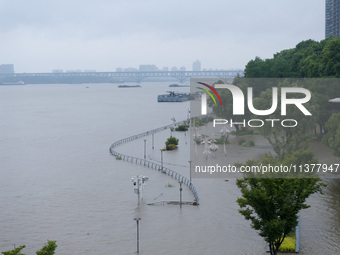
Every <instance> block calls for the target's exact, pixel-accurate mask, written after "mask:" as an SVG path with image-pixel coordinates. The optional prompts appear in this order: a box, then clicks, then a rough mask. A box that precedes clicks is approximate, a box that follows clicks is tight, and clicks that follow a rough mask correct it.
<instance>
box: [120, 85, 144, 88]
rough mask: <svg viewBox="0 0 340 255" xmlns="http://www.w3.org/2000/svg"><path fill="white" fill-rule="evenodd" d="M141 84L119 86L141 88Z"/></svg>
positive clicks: (121, 86) (122, 86)
mask: <svg viewBox="0 0 340 255" xmlns="http://www.w3.org/2000/svg"><path fill="white" fill-rule="evenodd" d="M141 87H142V86H141V85H119V86H118V88H141Z"/></svg>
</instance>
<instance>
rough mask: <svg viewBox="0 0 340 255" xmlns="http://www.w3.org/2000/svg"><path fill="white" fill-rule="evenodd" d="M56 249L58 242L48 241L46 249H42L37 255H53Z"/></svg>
mask: <svg viewBox="0 0 340 255" xmlns="http://www.w3.org/2000/svg"><path fill="white" fill-rule="evenodd" d="M56 248H57V244H56V241H49V240H47V244H45V245H44V247H42V248H41V250H39V251H37V252H36V254H37V255H53V254H54V252H55V249H56Z"/></svg>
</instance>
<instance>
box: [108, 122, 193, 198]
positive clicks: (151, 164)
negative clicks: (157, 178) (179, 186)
mask: <svg viewBox="0 0 340 255" xmlns="http://www.w3.org/2000/svg"><path fill="white" fill-rule="evenodd" d="M183 123H184V121H180V122H177V123H176V125H181V124H183ZM172 126H173V125H172V124H170V125H167V126H164V127H160V128H156V129H152V130H150V131H147V132H144V133H140V134H137V135H133V136H130V137H127V138H124V139H121V140H118V141H117V142H115V143H113V144H112V145H111V147H110V153H111V154H112V155H113V156H115V157H120V158H121V159H122V160H125V161H128V162H131V163H136V164H139V165H142V166H145V167H149V168H152V169H155V170H157V171H159V172H161V173H164V174H167V175H169V176H170V177H172V178H174V179H176V180H177V181H179V182H182V183H183V184H185V185H186V186H188V188H189V189H190V190H191V191H192V193H193V195H194V197H195V202H194V204H199V196H198V192H197V190H196V188H195V186H194V185H193V184H192V183H191V181H190V180H188V178H186V177H184V176H183V175H181V174H179V173H177V172H175V171H173V170H171V169H169V168H167V167H164V166H163V167H162V166H161V165H160V164H157V163H155V162H152V161H149V160H146V159H141V158H137V157H132V156H129V155H125V154H122V153H119V152H117V151H115V150H114V148H115V147H117V146H119V145H121V144H124V143H127V142H130V141H133V140H136V139H139V138H142V137H145V136H148V135H152V134H155V133H157V132H160V131H163V130H165V129H168V128H171V127H172ZM190 170H191V169H190Z"/></svg>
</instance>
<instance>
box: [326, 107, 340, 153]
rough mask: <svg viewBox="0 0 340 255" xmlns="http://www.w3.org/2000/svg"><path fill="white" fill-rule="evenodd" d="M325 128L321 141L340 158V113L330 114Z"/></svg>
mask: <svg viewBox="0 0 340 255" xmlns="http://www.w3.org/2000/svg"><path fill="white" fill-rule="evenodd" d="M325 127H326V130H327V134H326V135H325V136H324V137H323V139H322V141H323V142H324V143H325V144H326V145H328V146H329V147H331V148H332V149H333V151H334V155H336V156H340V113H337V114H332V115H331V117H330V118H329V120H328V121H327V123H326V124H325Z"/></svg>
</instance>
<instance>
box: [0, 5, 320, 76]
mask: <svg viewBox="0 0 340 255" xmlns="http://www.w3.org/2000/svg"><path fill="white" fill-rule="evenodd" d="M324 16H325V1H324V0H209V1H200V0H167V1H163V0H0V35H1V37H0V64H14V67H15V72H19V73H20V72H51V71H52V70H53V69H64V70H68V69H80V70H84V69H95V70H97V71H115V69H116V67H136V68H138V67H139V65H140V64H154V65H157V66H158V67H160V68H162V67H164V66H168V67H170V68H171V67H172V66H177V67H180V66H185V67H186V68H187V70H191V69H192V63H193V62H194V61H195V60H196V59H199V60H200V61H201V63H202V68H218V69H232V68H234V69H235V68H242V69H243V68H244V66H245V65H246V64H247V62H248V61H249V60H250V59H254V57H255V56H259V57H261V58H270V57H272V55H273V54H274V53H276V52H279V51H281V50H283V49H288V48H292V47H294V46H295V45H296V44H297V43H299V42H300V41H302V40H308V39H313V40H316V41H320V40H322V39H324V27H325V24H324Z"/></svg>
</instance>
